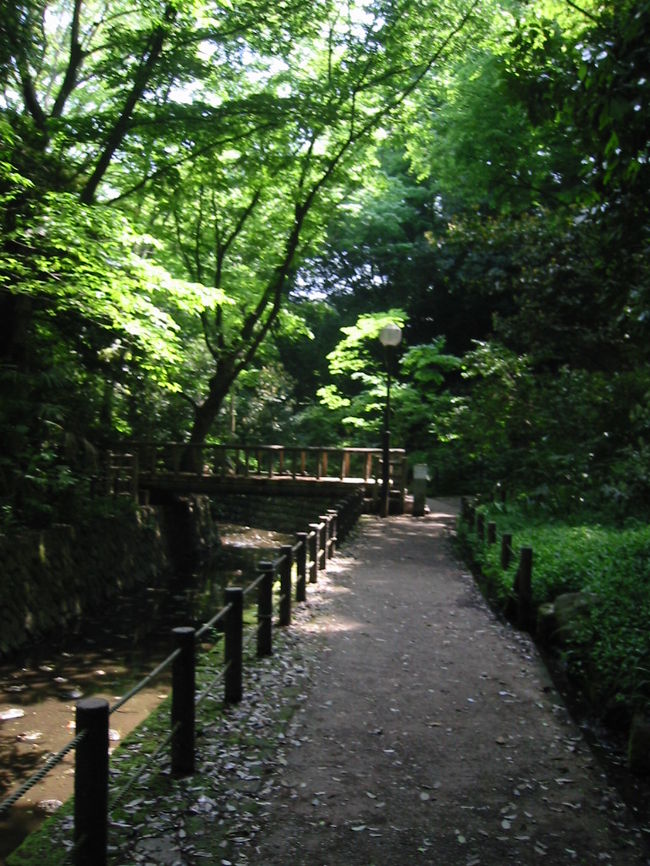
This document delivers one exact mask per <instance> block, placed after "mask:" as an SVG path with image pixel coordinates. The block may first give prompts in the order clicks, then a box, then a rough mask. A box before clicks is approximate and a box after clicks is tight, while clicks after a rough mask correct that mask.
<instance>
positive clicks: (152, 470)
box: [130, 442, 406, 490]
mask: <svg viewBox="0 0 650 866" xmlns="http://www.w3.org/2000/svg"><path fill="white" fill-rule="evenodd" d="M130 447H131V448H132V450H133V451H134V452H135V453H136V454H137V462H138V467H139V471H141V472H146V473H147V474H148V475H149V476H153V477H155V476H156V475H157V474H162V473H165V474H167V473H170V472H171V473H172V474H174V475H176V476H179V477H180V475H181V474H182V473H184V472H189V473H194V474H197V475H200V476H204V475H212V476H217V477H228V476H230V477H266V478H278V477H290V478H294V479H296V478H311V479H316V480H319V479H322V478H336V479H339V480H341V481H344V480H345V479H348V478H351V479H357V480H363V481H365V482H368V481H370V480H372V479H375V480H376V479H379V478H381V477H382V461H383V454H382V449H381V448H335V447H333V448H330V447H324V446H323V447H321V446H299V445H245V444H230V445H206V444H200V445H191V444H188V443H186V442H167V443H160V444H159V443H153V442H138V443H131V444H130ZM390 464H391V471H390V477H391V479H392V483H393V488H397V489H399V490H403V489H404V487H405V484H406V452H405V451H404V449H403V448H391V449H390Z"/></svg>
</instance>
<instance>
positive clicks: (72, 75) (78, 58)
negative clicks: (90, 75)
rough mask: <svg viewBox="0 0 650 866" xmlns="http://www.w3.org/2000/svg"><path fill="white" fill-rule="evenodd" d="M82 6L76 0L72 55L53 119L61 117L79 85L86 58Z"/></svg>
mask: <svg viewBox="0 0 650 866" xmlns="http://www.w3.org/2000/svg"><path fill="white" fill-rule="evenodd" d="M81 4H82V0H75V4H74V10H73V13H72V25H71V27H70V54H69V57H68V65H67V68H66V70H65V76H64V78H63V82H62V84H61V88H60V90H59V93H58V95H57V97H56V99H55V100H54V105H53V107H52V117H60V116H61V113H62V111H63V108H64V106H65V103H66V101H67V99H68V97H69V96H70V94H71V93H72V91H73V90H74V88H75V85H76V83H77V73H78V71H79V67H80V66H81V63H82V61H83V59H84V56H85V55H84V52H83V51H82V49H81V43H80V42H79V25H80V20H81Z"/></svg>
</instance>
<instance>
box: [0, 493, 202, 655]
mask: <svg viewBox="0 0 650 866" xmlns="http://www.w3.org/2000/svg"><path fill="white" fill-rule="evenodd" d="M179 515H181V516H179ZM216 543H218V536H217V533H216V528H215V527H214V525H213V523H212V519H211V513H210V506H209V502H208V500H207V499H206V498H205V497H191V498H187V499H183V500H179V502H177V503H173V504H170V505H165V506H144V507H139V508H137V509H136V510H135V511H131V510H127V509H125V510H124V512H123V513H121V514H117V515H111V516H110V517H96V518H93V519H92V520H90V521H89V522H88V523H87V524H85V525H84V526H83V527H73V526H68V525H64V524H61V525H55V526H53V527H51V528H49V529H44V530H32V531H25V532H22V533H20V534H17V535H15V536H0V655H7V654H9V653H11V652H12V651H15V650H18V649H20V648H21V647H23V646H26V645H28V644H29V643H32V642H34V641H36V640H39V639H40V638H42V637H43V636H45V635H47V634H48V633H51V632H53V631H56V630H57V629H61V628H63V627H65V625H66V623H69V622H71V621H72V620H74V619H76V618H78V617H79V616H82V615H83V614H84V613H87V612H90V611H92V610H94V609H97V608H98V607H99V606H100V605H101V604H103V603H104V602H105V601H106V600H107V599H110V598H111V597H112V596H114V595H116V594H117V593H121V592H125V591H128V590H129V589H132V588H133V589H134V588H136V587H138V586H142V585H152V586H160V585H164V584H165V583H166V582H167V581H168V580H169V578H170V576H171V575H172V574H173V573H174V572H175V571H177V570H178V568H179V565H182V564H183V563H184V562H194V561H195V560H196V559H197V558H198V557H199V556H201V555H202V554H204V553H205V552H206V551H208V550H209V549H210V548H211V546H213V545H215V544H216ZM180 552H182V555H183V556H185V555H187V560H183V562H182V563H181V561H180V560H181V553H180Z"/></svg>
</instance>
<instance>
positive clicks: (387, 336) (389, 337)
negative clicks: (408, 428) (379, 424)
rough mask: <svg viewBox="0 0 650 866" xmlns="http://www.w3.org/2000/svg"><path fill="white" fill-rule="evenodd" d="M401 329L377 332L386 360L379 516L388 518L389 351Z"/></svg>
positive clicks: (399, 338)
mask: <svg viewBox="0 0 650 866" xmlns="http://www.w3.org/2000/svg"><path fill="white" fill-rule="evenodd" d="M401 341H402V329H401V328H400V327H399V326H398V325H396V324H394V323H393V322H391V323H390V324H389V325H386V326H385V327H383V328H382V329H381V331H380V332H379V342H380V343H381V344H382V346H383V347H384V351H385V358H386V406H385V410H384V430H383V434H382V442H381V448H382V473H381V482H382V483H381V516H382V517H388V513H389V510H390V355H389V350H390V349H391V348H393V349H394V348H395V347H396V346H399V344H400V343H401Z"/></svg>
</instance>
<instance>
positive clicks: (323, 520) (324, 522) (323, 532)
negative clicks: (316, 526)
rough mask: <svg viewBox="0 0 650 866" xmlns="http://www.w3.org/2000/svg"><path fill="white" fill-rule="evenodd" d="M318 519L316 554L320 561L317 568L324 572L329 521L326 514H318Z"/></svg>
mask: <svg viewBox="0 0 650 866" xmlns="http://www.w3.org/2000/svg"><path fill="white" fill-rule="evenodd" d="M318 519H319V520H320V533H319V542H318V553H319V557H320V561H319V564H318V566H319V568H320V569H322V570H323V571H325V570H326V569H327V538H328V532H329V523H330V519H329V517H328V516H327V514H319V515H318Z"/></svg>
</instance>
